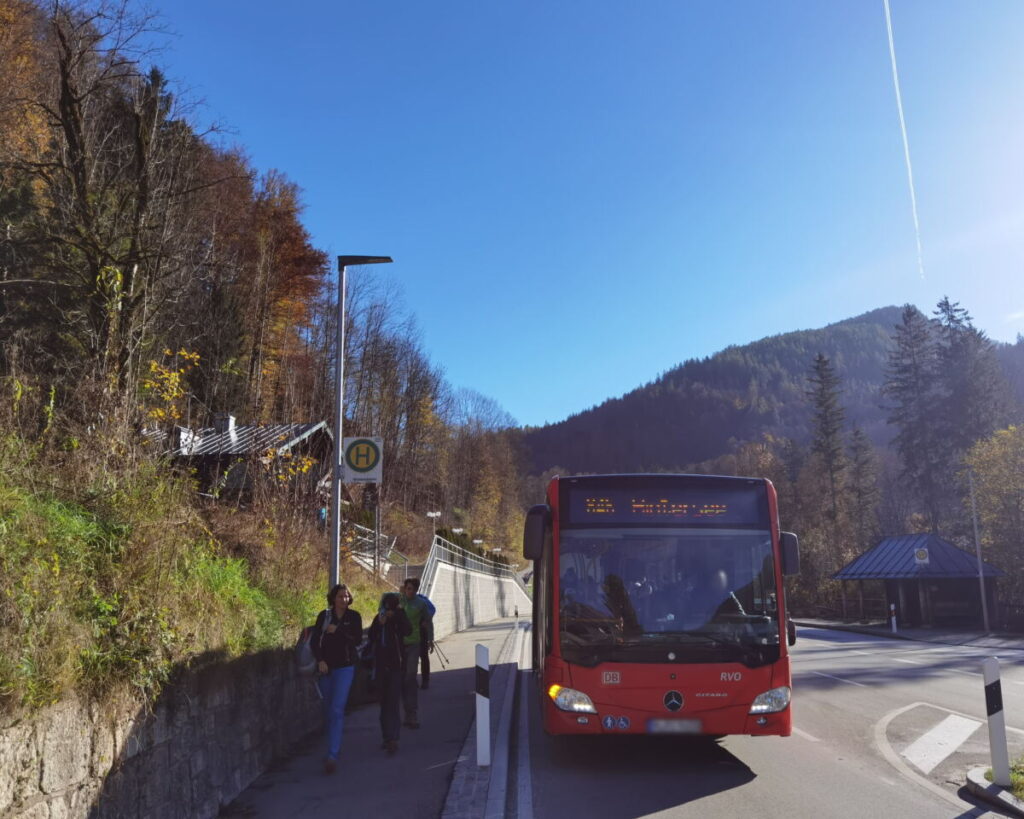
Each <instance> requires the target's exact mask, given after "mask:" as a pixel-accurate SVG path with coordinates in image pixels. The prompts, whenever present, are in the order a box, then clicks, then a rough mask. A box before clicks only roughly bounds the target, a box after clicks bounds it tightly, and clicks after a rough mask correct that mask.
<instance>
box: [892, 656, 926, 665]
mask: <svg viewBox="0 0 1024 819" xmlns="http://www.w3.org/2000/svg"><path fill="white" fill-rule="evenodd" d="M892 660H893V662H896V663H907V664H909V665H925V664H924V663H922V662H921V661H920V660H904V659H903V658H902V657H893V658H892Z"/></svg>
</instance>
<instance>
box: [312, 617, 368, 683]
mask: <svg viewBox="0 0 1024 819" xmlns="http://www.w3.org/2000/svg"><path fill="white" fill-rule="evenodd" d="M325 614H326V612H323V611H322V612H320V616H319V617H317V618H316V630H315V631H314V632H313V637H312V639H311V640H310V641H309V644H310V647H311V648H312V649H313V656H314V657H316V659H317V661H318V662H319V661H323V662H326V663H327V667H328V668H330V669H331V671H333V670H334V669H336V668H344V667H345V666H347V665H354V664H355V661H356V654H357V652H358V649H359V644H360V643H361V642H362V641H363V618H362V617H361V616H360V615H359V612H358V611H353V610H352V609H347V610H346V611H345V613H344V614H343V615H342V616H341V619H340V620H339V619H338V616H337V615H336V614H335V613H334V611H333V610H332V611H331V613H330V617H331V619H330V621H329V622H328V623H326V624H325V623H324V615H325ZM332 623H333V624H334V625H335V626H336V628H335V631H334V633H333V634H328V633H327V626H328V625H330V624H332Z"/></svg>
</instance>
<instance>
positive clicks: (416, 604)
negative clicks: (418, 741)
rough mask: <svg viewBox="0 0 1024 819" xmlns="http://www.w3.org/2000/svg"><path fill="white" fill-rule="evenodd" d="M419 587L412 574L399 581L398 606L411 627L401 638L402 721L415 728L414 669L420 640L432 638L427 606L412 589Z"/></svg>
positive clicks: (417, 661)
mask: <svg viewBox="0 0 1024 819" xmlns="http://www.w3.org/2000/svg"><path fill="white" fill-rule="evenodd" d="M418 588H419V579H418V578H415V577H408V578H406V580H405V582H404V583H403V584H402V600H401V606H402V610H403V611H404V612H405V616H406V617H408V618H409V624H410V625H411V626H412V631H411V632H410V633H409V634H408V635H407V636H406V637H405V639H404V640H403V641H402V642H403V646H404V648H403V652H404V657H403V660H404V664H403V667H402V704H403V706H404V707H405V722H404V723H403V724H404V725H405V726H406V727H408V728H419V727H420V720H419V698H418V696H417V694H418V693H419V692H418V688H419V686H417V685H416V669H417V666H418V665H419V661H420V651H421V649H422V645H423V641H424V640H426V642H427V644H428V645H429V644H431V643H433V641H434V626H433V614H432V613H431V611H430V607H428V606H427V604H426V603H425V602H423V599H421V598H420V596H419V595H418V594H417V593H416V590H417V589H418Z"/></svg>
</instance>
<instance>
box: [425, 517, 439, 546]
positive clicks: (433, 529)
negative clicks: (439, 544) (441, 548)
mask: <svg viewBox="0 0 1024 819" xmlns="http://www.w3.org/2000/svg"><path fill="white" fill-rule="evenodd" d="M427 517H428V518H430V521H431V524H432V525H431V527H430V542H431V544H433V542H434V535H435V534H437V531H436V530H437V519H438V518H439V517H441V513H440V512H427Z"/></svg>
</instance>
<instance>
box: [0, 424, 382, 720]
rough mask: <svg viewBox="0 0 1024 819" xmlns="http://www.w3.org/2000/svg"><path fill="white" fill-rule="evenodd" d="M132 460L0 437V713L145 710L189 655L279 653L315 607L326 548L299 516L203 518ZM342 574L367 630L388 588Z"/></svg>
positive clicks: (182, 488) (174, 487)
mask: <svg viewBox="0 0 1024 819" xmlns="http://www.w3.org/2000/svg"><path fill="white" fill-rule="evenodd" d="M130 455H131V453H127V454H125V453H121V454H120V455H119V456H117V457H114V456H110V453H109V452H107V451H106V450H104V451H101V452H96V451H94V452H92V453H85V452H83V451H82V449H80V448H78V447H76V448H74V449H72V450H68V449H67V448H64V449H56V451H55V452H51V453H47V452H45V451H43V450H42V448H40V447H38V446H34V445H30V444H28V443H27V442H26V441H24V440H20V439H18V438H17V437H16V436H15V435H14V434H13V433H7V434H6V435H3V436H0V712H6V713H8V714H10V713H12V712H16V711H19V710H24V709H32V708H38V707H41V706H44V705H47V704H50V703H53V702H56V701H57V700H59V699H60V698H62V697H63V696H65V695H67V694H68V693H69V692H71V691H77V692H82V693H85V694H87V695H89V696H93V697H98V698H103V697H108V696H114V695H115V694H117V693H129V694H131V695H133V696H136V697H143V698H150V699H151V698H153V697H155V696H156V695H157V694H158V693H159V691H160V689H161V687H162V686H163V684H164V683H165V682H166V681H167V679H168V678H169V676H170V674H171V672H172V670H174V669H175V668H176V667H179V666H181V665H187V664H189V663H191V662H193V661H194V660H195V659H196V658H197V657H199V656H200V655H206V654H208V653H209V652H214V653H217V654H219V655H222V656H238V655H241V654H244V653H248V652H253V651H259V650H261V649H267V648H277V647H281V646H288V645H290V644H291V642H292V641H293V640H294V639H295V637H296V636H297V633H298V630H299V629H300V628H301V626H302V625H305V624H307V623H309V622H312V620H313V618H314V617H315V615H316V612H317V611H318V610H319V609H320V608H322V607H323V600H324V591H325V589H326V571H325V562H326V561H325V559H324V558H325V554H326V553H325V545H326V544H325V543H324V541H323V537H322V535H318V534H317V533H316V530H315V527H312V526H309V525H306V524H304V523H303V520H302V518H301V517H300V516H298V515H296V513H295V509H294V504H291V505H289V504H282V505H281V506H280V508H277V509H275V508H273V507H269V508H264V509H261V510H260V511H258V512H249V513H241V512H237V511H236V512H232V513H230V514H228V513H226V512H224V510H223V509H221V508H219V507H218V508H214V509H203V508H200V507H199V506H198V505H197V501H196V495H195V492H194V491H193V488H192V486H191V484H190V481H189V480H188V479H187V478H184V477H181V476H174V475H173V474H171V473H170V472H169V471H168V469H167V468H166V466H164V465H161V464H159V463H157V462H156V461H154V460H151V459H150V460H147V459H146V458H133V457H130ZM346 571H347V574H349V575H351V579H350V578H349V577H346V579H347V580H350V585H351V586H352V587H353V589H354V592H355V594H356V597H357V601H358V602H359V603H362V604H363V606H362V611H363V612H364V613H366V612H369V613H371V614H372V612H373V611H375V610H376V600H378V599H379V595H380V593H381V592H382V591H383V590H384V588H382V587H381V585H380V584H379V583H376V582H374V581H373V579H372V578H369V577H367V576H362V573H361V572H359V571H357V570H355V569H352V568H350V567H346ZM356 608H357V609H358V608H360V606H359V605H358V603H357V606H356Z"/></svg>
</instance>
